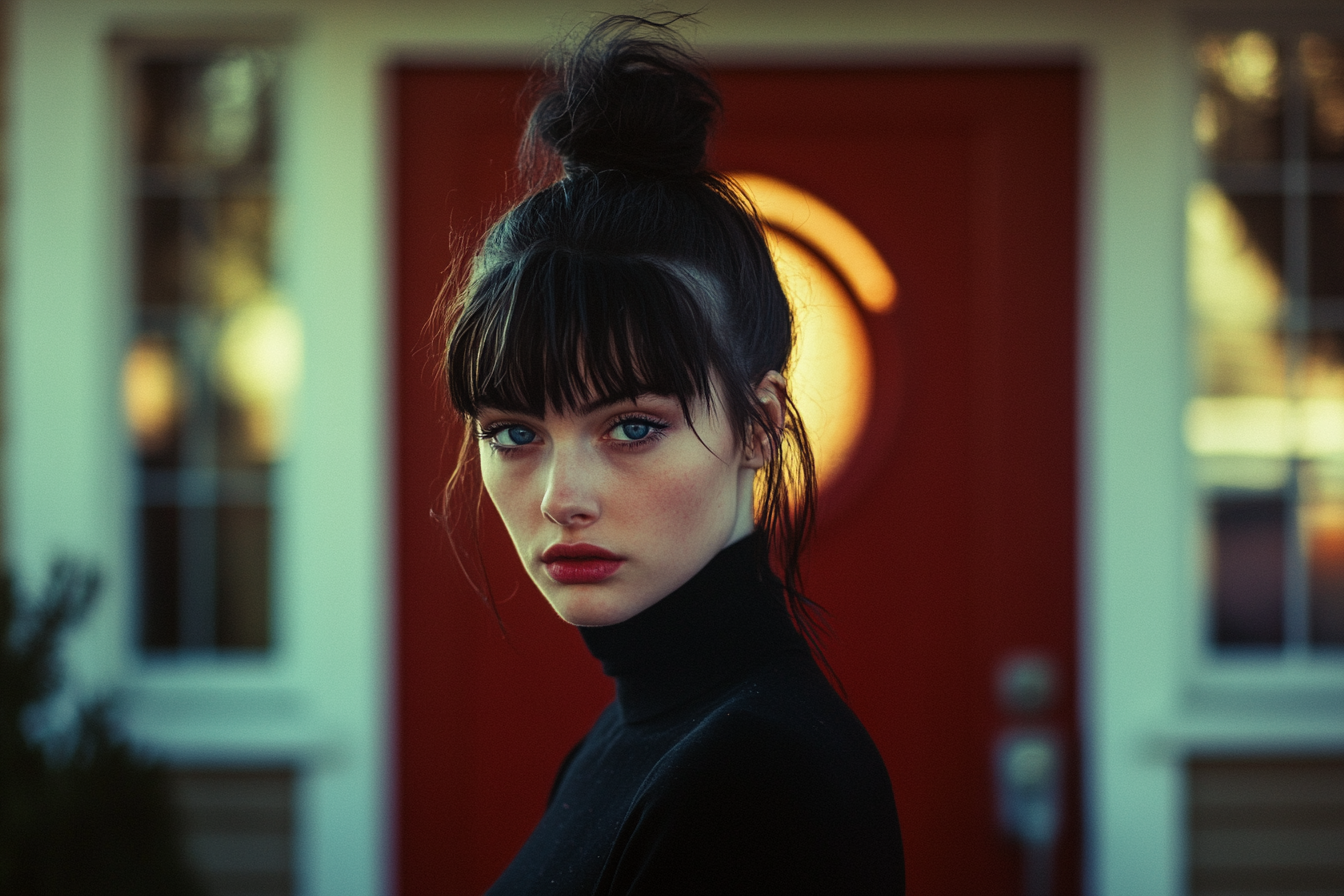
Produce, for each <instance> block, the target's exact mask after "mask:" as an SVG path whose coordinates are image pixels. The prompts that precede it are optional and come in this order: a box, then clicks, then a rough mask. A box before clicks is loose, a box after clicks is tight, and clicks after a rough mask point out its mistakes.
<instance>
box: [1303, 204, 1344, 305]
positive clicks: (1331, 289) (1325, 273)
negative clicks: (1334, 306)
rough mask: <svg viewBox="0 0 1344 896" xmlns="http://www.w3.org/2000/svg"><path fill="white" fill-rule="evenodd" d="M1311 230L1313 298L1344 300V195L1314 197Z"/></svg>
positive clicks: (1309, 286) (1311, 286) (1311, 288)
mask: <svg viewBox="0 0 1344 896" xmlns="http://www.w3.org/2000/svg"><path fill="white" fill-rule="evenodd" d="M1310 209H1311V211H1310V216H1311V217H1310V221H1309V222H1308V227H1309V229H1310V232H1311V239H1310V244H1309V245H1310V250H1309V251H1310V266H1311V267H1310V274H1309V277H1310V282H1309V284H1308V289H1309V291H1310V293H1311V296H1312V297H1313V298H1332V299H1341V298H1344V194H1335V195H1328V196H1313V197H1311V204H1310Z"/></svg>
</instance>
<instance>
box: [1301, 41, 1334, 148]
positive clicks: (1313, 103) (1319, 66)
mask: <svg viewBox="0 0 1344 896" xmlns="http://www.w3.org/2000/svg"><path fill="white" fill-rule="evenodd" d="M1298 54H1299V57H1300V59H1301V63H1302V76H1303V79H1304V80H1305V81H1306V84H1307V115H1308V121H1309V125H1308V127H1309V140H1308V147H1309V152H1310V154H1311V157H1312V158H1313V159H1320V160H1331V161H1341V160H1344V41H1341V40H1338V39H1335V40H1331V39H1329V38H1325V37H1322V36H1321V35H1319V34H1304V35H1303V36H1302V39H1301V40H1300V41H1299V42H1298Z"/></svg>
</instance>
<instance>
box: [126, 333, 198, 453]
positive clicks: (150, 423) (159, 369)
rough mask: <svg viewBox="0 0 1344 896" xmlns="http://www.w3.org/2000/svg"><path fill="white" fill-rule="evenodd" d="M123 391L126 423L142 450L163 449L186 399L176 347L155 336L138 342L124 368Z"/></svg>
mask: <svg viewBox="0 0 1344 896" xmlns="http://www.w3.org/2000/svg"><path fill="white" fill-rule="evenodd" d="M121 388H122V404H123V406H124V408H125V411H126V422H127V424H128V425H129V426H130V428H131V433H132V434H133V435H134V436H135V441H136V444H137V445H138V446H139V448H140V450H141V451H156V450H158V449H159V448H161V447H163V445H164V443H165V442H166V441H167V440H168V438H169V435H170V434H171V433H172V429H173V426H174V424H175V423H176V422H177V418H178V415H179V414H180V413H181V411H182V404H183V398H184V396H183V389H182V384H181V382H180V377H179V375H178V371H177V359H176V358H174V357H173V350H172V347H171V346H169V345H168V344H167V343H166V342H164V341H163V340H162V339H159V338H156V337H154V336H142V337H141V338H140V339H138V340H136V343H135V345H133V346H132V347H131V350H130V352H128V353H127V355H126V362H125V364H123V365H122V371H121Z"/></svg>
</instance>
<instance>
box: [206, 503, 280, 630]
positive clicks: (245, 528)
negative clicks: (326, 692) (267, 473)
mask: <svg viewBox="0 0 1344 896" xmlns="http://www.w3.org/2000/svg"><path fill="white" fill-rule="evenodd" d="M215 531H216V544H217V545H218V548H217V551H218V554H217V556H216V558H215V577H216V578H215V591H216V593H217V594H219V595H220V596H221V599H220V600H218V601H217V602H216V604H215V614H216V616H215V639H216V642H217V643H218V644H219V646H220V647H226V648H229V647H232V648H243V649H248V648H251V649H260V648H263V647H265V646H266V645H267V642H268V641H269V640H270V578H271V572H270V544H271V509H270V508H269V507H265V506H252V507H249V506H224V507H220V508H219V509H218V510H217V511H216V517H215Z"/></svg>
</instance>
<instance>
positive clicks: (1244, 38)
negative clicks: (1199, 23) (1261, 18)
mask: <svg viewBox="0 0 1344 896" xmlns="http://www.w3.org/2000/svg"><path fill="white" fill-rule="evenodd" d="M1196 53H1197V57H1198V60H1199V67H1200V72H1201V75H1202V81H1203V83H1202V85H1201V87H1202V89H1201V91H1200V95H1199V101H1198V104H1197V106H1196V108H1195V120H1194V129H1195V138H1196V140H1198V142H1199V144H1200V146H1201V147H1202V148H1203V149H1204V152H1205V154H1206V155H1207V156H1208V158H1209V159H1210V160H1212V161H1215V162H1223V163H1232V162H1273V161H1277V160H1278V159H1280V158H1281V157H1282V155H1283V136H1282V131H1283V112H1282V103H1281V100H1280V89H1279V82H1280V65H1279V49H1278V47H1277V46H1276V45H1275V43H1274V41H1273V40H1271V39H1270V38H1269V37H1267V36H1266V35H1264V34H1261V33H1260V32H1257V31H1247V32H1244V33H1242V34H1237V35H1229V34H1217V35H1210V36H1208V37H1206V38H1204V39H1203V40H1202V41H1200V43H1199V45H1198V47H1197V50H1196Z"/></svg>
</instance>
